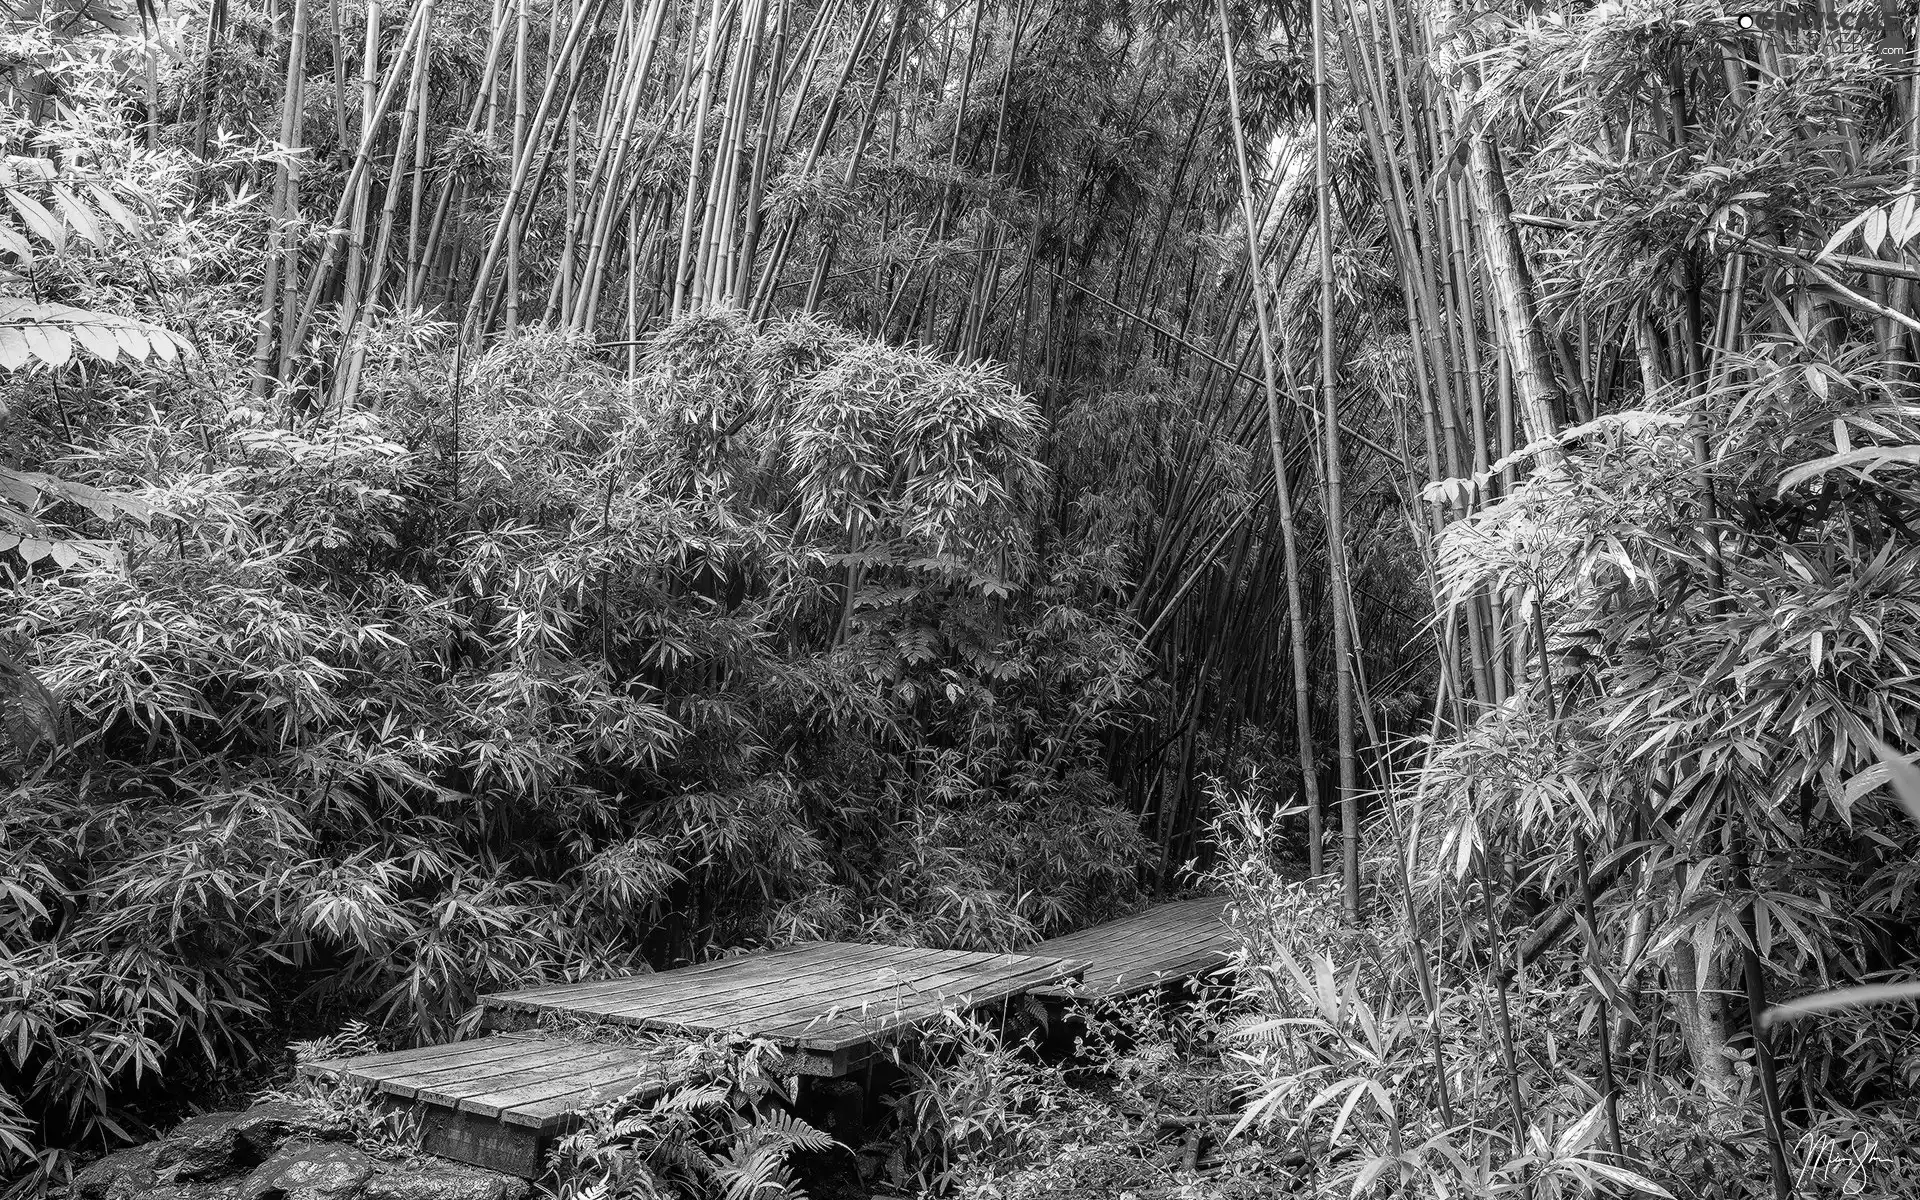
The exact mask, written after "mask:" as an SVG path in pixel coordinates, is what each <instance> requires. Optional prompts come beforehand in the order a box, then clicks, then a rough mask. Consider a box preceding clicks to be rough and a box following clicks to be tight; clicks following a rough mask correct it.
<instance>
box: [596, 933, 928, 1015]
mask: <svg viewBox="0 0 1920 1200" xmlns="http://www.w3.org/2000/svg"><path fill="white" fill-rule="evenodd" d="M874 950H875V953H873V954H871V955H869V956H868V957H867V958H866V959H865V960H864V961H859V962H851V961H839V960H836V961H835V962H833V963H832V964H830V965H827V966H823V967H820V968H818V969H815V968H811V967H809V968H805V969H803V970H801V971H800V972H797V973H795V974H794V975H793V976H790V977H788V978H786V979H782V980H777V981H772V982H768V981H762V980H759V979H755V980H753V981H751V982H749V983H748V984H746V985H745V986H743V987H739V988H734V989H730V990H729V991H726V992H721V993H716V994H714V995H712V996H711V997H702V999H701V1002H700V1003H699V1004H697V1005H693V1006H690V1007H686V1008H682V1009H680V1010H678V1011H676V1012H674V1017H675V1019H676V1020H679V1021H682V1022H690V1023H701V1022H705V1021H708V1020H716V1019H725V1020H727V1021H730V1022H744V1021H750V1020H751V1019H752V1018H753V1016H754V1015H755V1014H757V1013H759V1012H760V1011H761V1010H763V1009H766V1008H768V1007H770V1006H776V1005H787V1004H807V1003H809V1002H810V1001H811V998H812V997H814V996H818V995H823V994H824V995H832V994H841V993H843V992H844V990H845V988H846V987H847V986H848V984H849V983H850V982H851V981H853V980H857V979H864V978H867V977H869V976H871V975H875V974H877V973H879V972H882V971H889V970H896V969H899V966H900V964H904V963H911V962H913V961H914V960H915V957H916V956H917V955H918V954H921V953H924V952H923V951H915V950H912V949H906V948H901V947H875V948H874ZM756 989H758V990H757V991H756ZM647 1007H648V1008H652V1007H653V1005H652V1004H651V1003H649V1004H648V1006H647ZM640 1011H642V1010H641V1009H640V1008H639V1006H634V1007H630V1008H627V1009H623V1010H622V1012H623V1014H625V1013H633V1014H638V1013H639V1012H640Z"/></svg>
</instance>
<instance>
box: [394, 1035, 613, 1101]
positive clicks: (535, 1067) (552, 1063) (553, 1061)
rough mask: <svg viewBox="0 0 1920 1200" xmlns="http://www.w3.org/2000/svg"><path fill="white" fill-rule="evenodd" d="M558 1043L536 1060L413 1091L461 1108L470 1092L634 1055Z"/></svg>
mask: <svg viewBox="0 0 1920 1200" xmlns="http://www.w3.org/2000/svg"><path fill="white" fill-rule="evenodd" d="M555 1046H556V1051H555V1053H554V1054H553V1055H552V1056H550V1057H548V1058H545V1059H541V1060H537V1061H531V1062H521V1063H517V1064H515V1065H514V1068H513V1069H512V1070H508V1071H503V1072H499V1073H495V1074H483V1075H476V1076H471V1077H468V1078H459V1077H452V1076H440V1077H437V1078H435V1079H433V1080H431V1081H429V1082H427V1083H425V1084H424V1085H422V1086H421V1087H420V1088H419V1089H418V1090H417V1091H416V1092H415V1093H414V1095H415V1098H416V1099H419V1100H423V1101H425V1102H427V1103H428V1104H444V1105H446V1106H447V1107H449V1108H462V1107H463V1106H462V1105H461V1103H460V1101H462V1100H464V1099H465V1098H466V1097H468V1096H478V1095H483V1094H485V1093H488V1092H494V1091H501V1090H509V1089H511V1088H513V1087H515V1086H518V1085H525V1084H532V1083H540V1082H545V1081H549V1080H555V1079H565V1078H568V1077H569V1076H572V1075H576V1074H579V1073H580V1072H582V1071H590V1070H593V1069H594V1068H596V1067H602V1066H606V1065H607V1064H609V1063H612V1062H619V1061H622V1060H624V1059H628V1058H630V1057H631V1055H630V1054H625V1053H621V1050H622V1049H623V1048H613V1049H611V1050H610V1049H609V1048H606V1047H596V1046H595V1045H594V1044H593V1043H591V1042H576V1043H564V1042H557V1043H555Z"/></svg>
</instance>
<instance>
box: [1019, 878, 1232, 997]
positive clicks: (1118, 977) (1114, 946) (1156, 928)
mask: <svg viewBox="0 0 1920 1200" xmlns="http://www.w3.org/2000/svg"><path fill="white" fill-rule="evenodd" d="M1225 909H1226V901H1225V899H1224V898H1222V897H1217V896H1202V897H1199V898H1197V899H1192V900H1180V901H1175V902H1174V903H1172V904H1161V905H1156V906H1154V907H1152V908H1149V909H1147V910H1146V911H1145V912H1142V913H1138V914H1135V915H1134V916H1131V917H1125V918H1122V919H1121V920H1118V921H1110V922H1108V923H1107V924H1105V925H1096V926H1094V927H1093V928H1092V929H1083V930H1080V931H1079V932H1077V933H1069V934H1065V935H1063V936H1061V937H1057V938H1050V939H1048V940H1047V941H1044V942H1040V943H1039V944H1037V945H1034V946H1029V947H1028V948H1027V950H1026V953H1028V954H1036V955H1040V954H1054V955H1064V956H1070V957H1074V958H1081V959H1085V960H1086V962H1087V970H1086V973H1085V975H1084V976H1083V977H1082V982H1081V985H1080V986H1079V987H1078V988H1077V989H1069V988H1062V987H1055V986H1046V987H1038V988H1035V989H1033V991H1034V994H1035V995H1038V996H1043V997H1046V998H1050V999H1058V998H1061V997H1064V996H1067V995H1078V996H1081V997H1091V998H1095V999H1118V998H1120V997H1123V996H1130V995H1134V994H1137V993H1139V992H1144V991H1149V990H1151V989H1153V988H1155V987H1159V986H1162V985H1164V984H1167V983H1174V982H1178V981H1179V980H1181V979H1187V978H1192V977H1194V976H1197V975H1204V974H1207V973H1208V972H1211V971H1214V970H1217V969H1219V968H1220V967H1222V966H1225V965H1226V963H1227V962H1228V961H1229V959H1230V958H1231V956H1232V954H1233V950H1234V948H1235V946H1236V945H1237V944H1238V942H1237V939H1236V938H1235V936H1234V933H1233V930H1232V928H1231V927H1229V926H1228V925H1227V923H1226V921H1225V920H1224V919H1223V914H1224V912H1225Z"/></svg>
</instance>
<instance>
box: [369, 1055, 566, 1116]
mask: <svg viewBox="0 0 1920 1200" xmlns="http://www.w3.org/2000/svg"><path fill="white" fill-rule="evenodd" d="M587 1053H588V1050H587V1049H585V1048H582V1046H581V1045H579V1044H576V1043H569V1042H561V1041H551V1042H543V1043H541V1044H540V1045H539V1046H538V1048H537V1049H536V1050H535V1051H534V1052H533V1053H530V1054H523V1055H517V1056H515V1057H513V1058H510V1059H496V1060H494V1061H493V1062H489V1063H482V1064H479V1065H478V1066H476V1067H475V1068H474V1069H473V1070H471V1071H458V1070H454V1071H430V1072H422V1073H421V1074H419V1075H403V1076H399V1077H396V1078H388V1079H383V1080H381V1081H380V1090H381V1091H383V1092H387V1093H390V1094H391V1095H395V1096H402V1097H405V1098H407V1099H411V1100H422V1101H425V1102H426V1103H429V1104H451V1103H453V1098H455V1097H457V1096H458V1094H459V1093H460V1090H461V1089H462V1088H465V1087H469V1086H477V1085H478V1084H479V1083H481V1082H482V1081H484V1080H489V1079H499V1078H504V1077H506V1076H508V1075H512V1074H515V1073H517V1072H520V1071H529V1070H540V1069H543V1068H555V1069H564V1068H565V1066H566V1065H567V1064H568V1063H571V1062H574V1061H576V1060H579V1059H582V1058H584V1057H586V1055H587Z"/></svg>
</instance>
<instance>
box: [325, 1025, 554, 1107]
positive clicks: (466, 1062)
mask: <svg viewBox="0 0 1920 1200" xmlns="http://www.w3.org/2000/svg"><path fill="white" fill-rule="evenodd" d="M484 1050H485V1052H484V1053H480V1054H474V1055H469V1056H464V1057H461V1058H458V1059H453V1060H447V1059H428V1060H424V1061H421V1062H419V1063H387V1064H385V1065H383V1066H379V1067H370V1068H366V1069H360V1068H358V1067H355V1068H353V1069H351V1070H349V1071H348V1072H346V1073H345V1074H346V1075H347V1077H349V1078H352V1079H356V1080H360V1081H362V1082H366V1083H377V1084H380V1085H382V1086H383V1088H384V1090H386V1091H390V1092H393V1093H394V1094H395V1095H400V1094H410V1093H404V1092H403V1090H402V1089H406V1088H408V1087H410V1086H411V1084H413V1083H415V1082H418V1081H421V1080H427V1079H432V1078H434V1077H435V1076H438V1075H457V1076H465V1075H475V1074H485V1073H487V1072H488V1071H492V1070H500V1069H511V1068H510V1067H507V1068H502V1067H501V1066H500V1064H503V1063H504V1064H511V1063H514V1062H519V1061H523V1060H529V1059H538V1058H541V1057H543V1056H545V1055H546V1053H547V1051H546V1050H545V1049H544V1048H543V1047H542V1046H541V1045H540V1043H539V1042H538V1041H536V1040H532V1039H525V1038H515V1039H513V1040H512V1041H507V1042H503V1044H501V1045H499V1046H487V1047H484ZM387 1085H392V1086H387Z"/></svg>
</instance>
